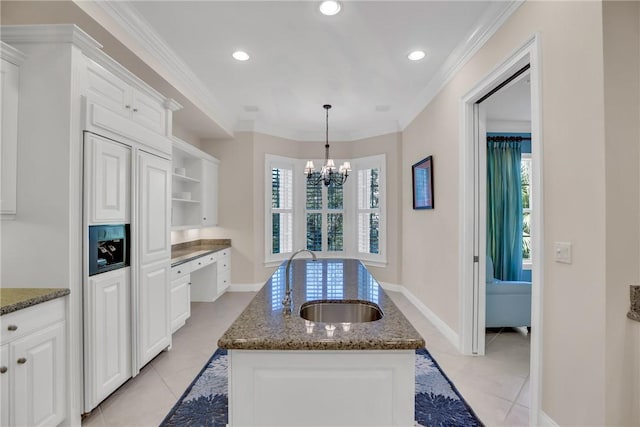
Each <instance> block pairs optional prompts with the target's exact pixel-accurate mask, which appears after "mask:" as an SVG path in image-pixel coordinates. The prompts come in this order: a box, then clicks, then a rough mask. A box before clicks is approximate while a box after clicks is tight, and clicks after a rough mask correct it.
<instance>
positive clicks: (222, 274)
mask: <svg viewBox="0 0 640 427" xmlns="http://www.w3.org/2000/svg"><path fill="white" fill-rule="evenodd" d="M230 284H231V270H225V271H220V270H218V293H222V292H224V290H225V289H227V288H228V287H229V285H230Z"/></svg>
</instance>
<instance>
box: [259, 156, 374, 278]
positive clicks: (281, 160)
mask: <svg viewBox="0 0 640 427" xmlns="http://www.w3.org/2000/svg"><path fill="white" fill-rule="evenodd" d="M338 160H339V161H342V160H341V159H338ZM305 162H306V159H305V160H299V159H291V158H285V157H279V156H273V155H267V156H266V162H265V169H266V181H267V185H266V186H265V189H266V191H267V194H270V196H271V197H267V198H265V199H266V200H265V202H266V203H265V206H266V210H265V242H266V243H265V262H266V263H267V264H271V263H275V262H277V261H280V260H283V259H286V258H287V257H288V256H289V255H290V254H291V253H292V252H293V251H295V250H298V249H302V248H306V249H309V250H311V251H314V252H317V253H318V254H319V255H321V256H323V257H336V258H343V257H353V258H359V259H362V260H364V261H366V262H368V263H370V264H371V263H373V264H376V265H379V266H384V265H385V264H386V254H385V242H386V240H385V203H384V194H385V181H384V163H385V156H384V155H378V156H371V157H366V158H359V159H352V160H351V165H352V168H353V170H352V172H351V174H350V176H349V179H348V180H347V182H346V183H345V185H344V186H340V187H333V186H330V187H326V186H325V185H324V183H322V182H321V183H318V184H308V183H307V179H306V175H305V174H304V173H303V172H302V171H303V169H304V164H305ZM314 162H315V163H316V164H321V163H322V160H319V161H315V160H314ZM317 176H318V172H316V177H317Z"/></svg>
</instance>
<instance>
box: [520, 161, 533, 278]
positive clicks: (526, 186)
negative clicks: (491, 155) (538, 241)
mask: <svg viewBox="0 0 640 427" xmlns="http://www.w3.org/2000/svg"><path fill="white" fill-rule="evenodd" d="M520 176H521V181H522V265H523V267H525V268H531V154H526V153H525V154H522V158H521V161H520Z"/></svg>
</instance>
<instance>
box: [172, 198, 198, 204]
mask: <svg viewBox="0 0 640 427" xmlns="http://www.w3.org/2000/svg"><path fill="white" fill-rule="evenodd" d="M171 201H172V202H180V203H200V200H191V199H171Z"/></svg>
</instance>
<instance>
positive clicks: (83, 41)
mask: <svg viewBox="0 0 640 427" xmlns="http://www.w3.org/2000/svg"><path fill="white" fill-rule="evenodd" d="M0 38H1V39H2V41H4V42H6V43H10V44H11V43H72V44H74V45H76V46H78V47H79V48H80V49H81V50H82V51H87V52H89V51H93V50H99V49H102V45H101V44H100V43H98V42H97V41H96V40H95V39H94V38H93V37H91V36H90V35H89V34H87V33H85V32H84V31H82V30H81V29H80V27H78V26H77V25H74V24H54V25H49V24H47V25H3V26H2V27H0Z"/></svg>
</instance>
